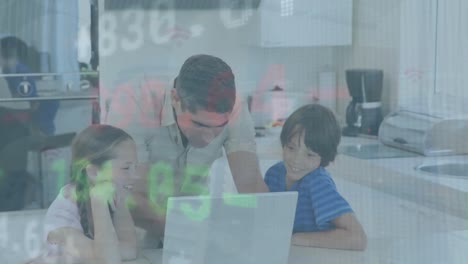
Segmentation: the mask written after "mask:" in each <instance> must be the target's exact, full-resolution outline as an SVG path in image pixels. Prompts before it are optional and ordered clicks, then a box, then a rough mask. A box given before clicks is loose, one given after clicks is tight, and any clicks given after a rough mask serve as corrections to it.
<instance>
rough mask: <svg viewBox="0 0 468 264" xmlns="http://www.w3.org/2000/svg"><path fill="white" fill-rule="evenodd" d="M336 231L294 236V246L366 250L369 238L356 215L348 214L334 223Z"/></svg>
mask: <svg viewBox="0 0 468 264" xmlns="http://www.w3.org/2000/svg"><path fill="white" fill-rule="evenodd" d="M332 222H333V224H334V225H335V227H336V228H335V229H334V230H329V231H320V232H309V233H296V234H293V237H292V244H293V245H296V246H305V247H320V248H333V249H349V250H361V251H362V250H365V249H366V247H367V236H366V234H365V232H364V229H363V228H362V226H361V224H360V223H359V221H358V220H357V218H356V216H355V215H354V213H346V214H343V215H341V216H339V217H337V218H336V219H335V220H333V221H332Z"/></svg>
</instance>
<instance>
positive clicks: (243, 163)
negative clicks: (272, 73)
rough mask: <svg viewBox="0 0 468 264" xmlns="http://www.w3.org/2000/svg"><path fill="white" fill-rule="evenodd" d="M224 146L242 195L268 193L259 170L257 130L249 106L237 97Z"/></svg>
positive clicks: (238, 189)
mask: <svg viewBox="0 0 468 264" xmlns="http://www.w3.org/2000/svg"><path fill="white" fill-rule="evenodd" d="M228 132H229V134H228V138H227V140H226V142H225V144H224V148H225V150H226V153H227V159H228V162H229V167H230V169H231V174H232V177H233V179H234V183H235V184H236V187H237V191H238V192H240V193H256V192H268V187H267V186H266V184H265V182H264V181H263V177H262V172H261V171H260V168H259V163H258V156H257V146H256V142H255V129H254V123H253V120H252V116H251V115H250V113H249V111H248V108H247V104H246V103H245V102H243V101H242V99H240V97H237V99H236V104H235V105H234V110H233V112H232V114H231V117H230V120H229V124H228Z"/></svg>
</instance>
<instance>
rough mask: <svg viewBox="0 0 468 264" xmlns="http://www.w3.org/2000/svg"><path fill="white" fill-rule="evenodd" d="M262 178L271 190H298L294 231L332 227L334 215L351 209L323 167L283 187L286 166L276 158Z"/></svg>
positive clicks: (320, 229) (337, 215) (309, 230)
mask: <svg viewBox="0 0 468 264" xmlns="http://www.w3.org/2000/svg"><path fill="white" fill-rule="evenodd" d="M265 182H266V184H267V185H268V188H269V189H270V191H271V192H284V191H297V192H298V200H297V206H296V216H295V219H294V228H293V233H298V232H314V231H324V230H330V229H334V228H335V226H334V225H333V223H332V221H333V220H334V219H336V218H337V217H339V216H341V215H343V214H345V213H349V212H353V210H352V209H351V206H350V205H349V203H348V202H347V201H346V200H345V199H344V198H343V197H342V196H341V195H340V194H339V193H338V191H337V189H336V185H335V182H334V181H333V179H332V178H331V176H330V174H329V173H328V171H326V170H325V168H323V167H319V168H317V169H316V170H314V171H312V172H310V173H309V174H307V175H306V176H304V177H303V178H302V179H301V180H299V181H298V182H296V183H294V184H293V185H292V186H291V188H290V189H289V190H286V167H285V166H284V163H283V162H278V163H277V164H275V165H273V166H272V167H271V168H270V169H268V171H267V172H266V175H265Z"/></svg>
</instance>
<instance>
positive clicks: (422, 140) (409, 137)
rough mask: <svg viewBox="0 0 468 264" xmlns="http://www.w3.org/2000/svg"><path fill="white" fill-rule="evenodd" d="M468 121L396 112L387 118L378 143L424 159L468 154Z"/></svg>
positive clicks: (381, 126) (465, 119)
mask: <svg viewBox="0 0 468 264" xmlns="http://www.w3.org/2000/svg"><path fill="white" fill-rule="evenodd" d="M467 135H468V118H465V117H453V118H447V117H444V118H442V117H437V116H431V115H428V114H421V113H414V112H411V111H407V110H397V111H395V112H392V113H390V114H389V115H387V116H386V117H385V119H384V120H383V122H382V124H381V125H380V129H379V140H380V141H381V142H382V143H384V144H386V145H388V146H392V147H396V148H400V149H404V150H408V151H412V152H416V153H420V154H423V155H425V156H440V155H459V154H468V140H467Z"/></svg>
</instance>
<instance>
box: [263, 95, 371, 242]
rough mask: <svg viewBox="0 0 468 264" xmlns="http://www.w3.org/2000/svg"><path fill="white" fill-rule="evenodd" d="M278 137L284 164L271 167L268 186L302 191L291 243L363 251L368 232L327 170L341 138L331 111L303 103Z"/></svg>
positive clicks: (272, 188)
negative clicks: (365, 231) (366, 232)
mask: <svg viewBox="0 0 468 264" xmlns="http://www.w3.org/2000/svg"><path fill="white" fill-rule="evenodd" d="M280 137H281V144H282V146H283V161H282V162H279V163H277V164H275V165H274V166H272V167H271V168H270V169H268V171H267V173H266V176H265V182H266V184H267V185H268V187H269V188H270V191H272V192H282V191H296V192H298V201H297V207H296V217H295V219H294V227H293V233H294V234H293V237H292V243H293V244H295V245H298V246H308V247H324V248H335V249H353V250H364V249H365V248H366V244H367V238H366V234H365V233H364V230H363V228H362V226H361V224H360V223H359V221H358V220H357V218H356V216H355V215H354V213H353V210H352V209H351V206H350V205H349V204H348V202H347V201H346V200H345V199H344V198H343V197H342V196H341V195H340V194H339V193H338V191H337V189H336V186H335V183H334V182H333V179H332V178H331V176H330V174H329V173H328V171H326V170H325V167H326V166H328V164H329V163H330V162H332V161H333V160H334V159H335V156H336V153H337V147H338V144H339V142H340V138H341V129H340V127H339V125H338V123H337V121H336V119H335V116H334V115H333V112H331V111H330V110H329V109H327V108H325V107H323V106H321V105H318V104H311V105H305V106H303V107H301V108H299V109H298V110H296V111H295V112H294V113H293V114H292V115H291V116H290V117H289V118H288V119H287V120H286V122H285V124H284V126H283V129H282V130H281V136H280Z"/></svg>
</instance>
